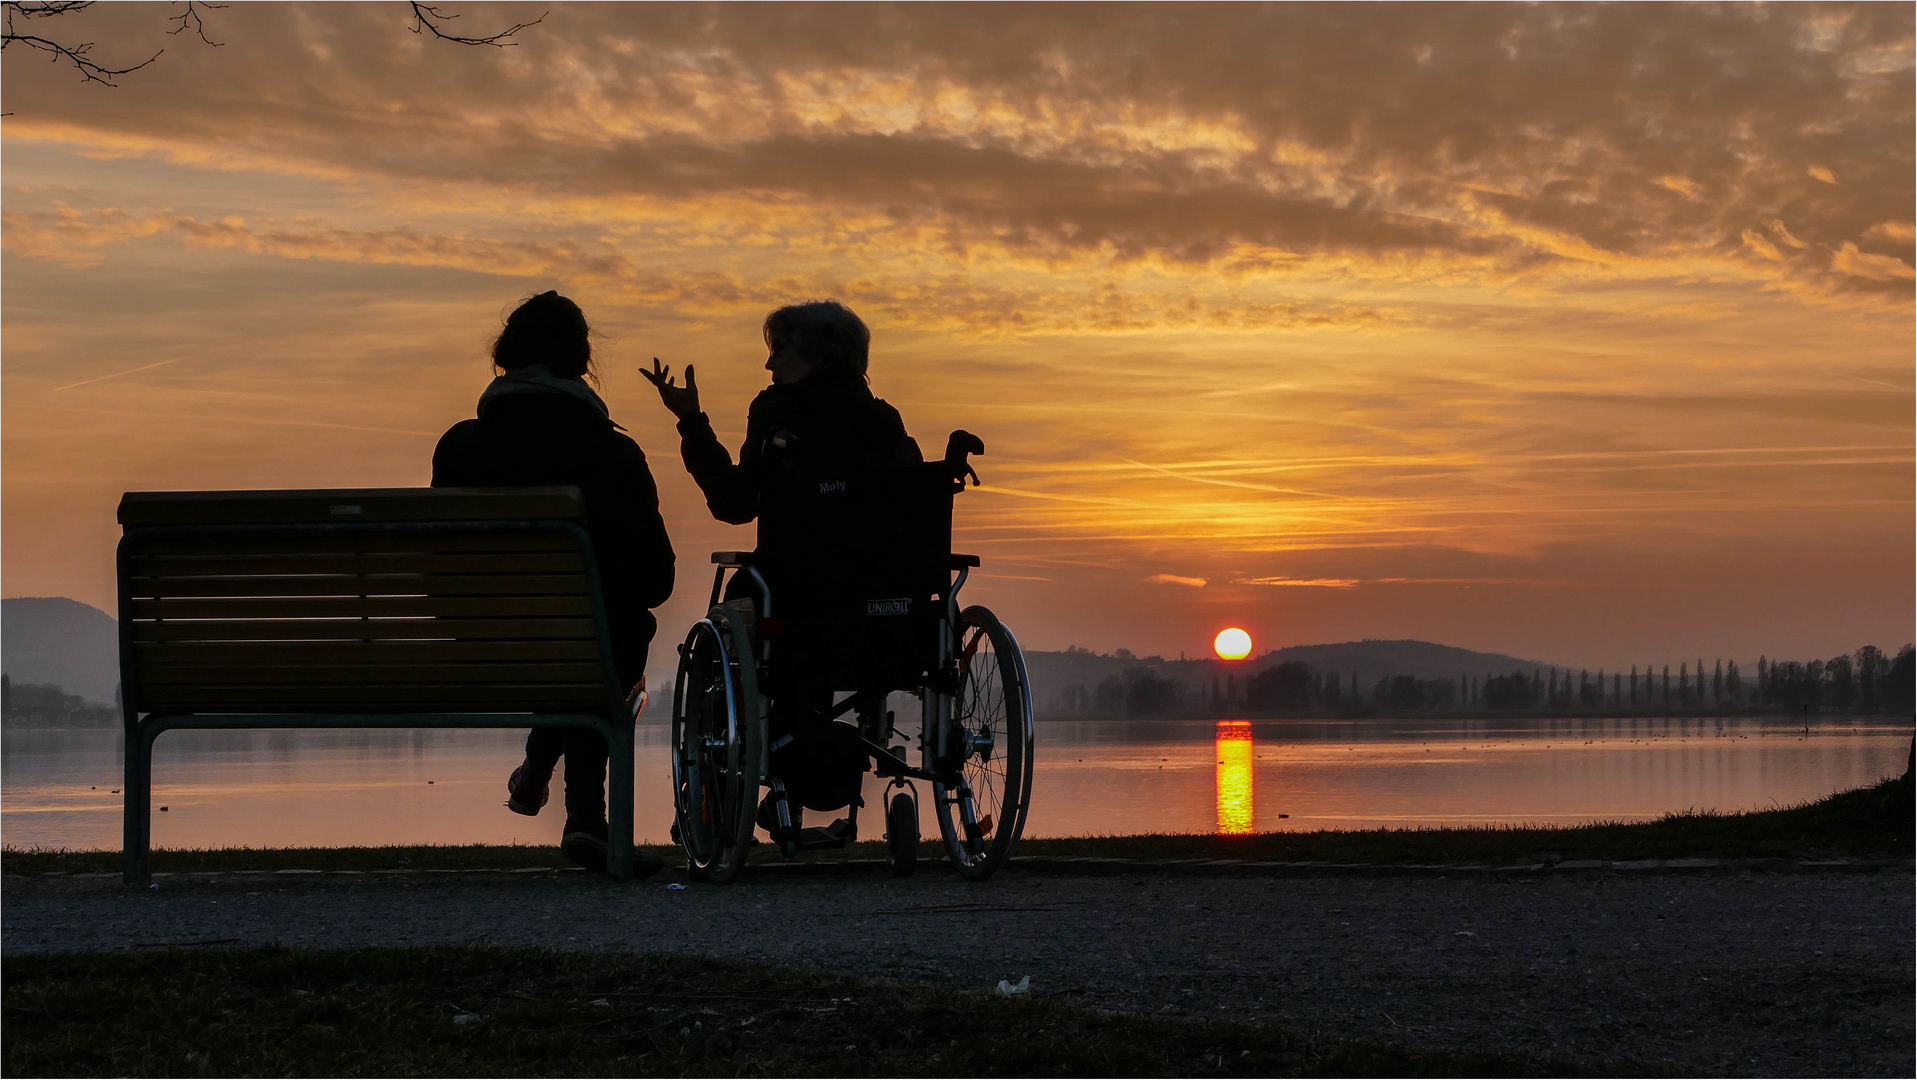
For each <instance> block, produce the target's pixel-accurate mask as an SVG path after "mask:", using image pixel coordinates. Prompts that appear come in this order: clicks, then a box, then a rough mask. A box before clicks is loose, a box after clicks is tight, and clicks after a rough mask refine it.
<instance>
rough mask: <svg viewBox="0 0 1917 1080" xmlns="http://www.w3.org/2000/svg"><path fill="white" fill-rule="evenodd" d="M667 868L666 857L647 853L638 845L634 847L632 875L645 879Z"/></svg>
mask: <svg viewBox="0 0 1917 1080" xmlns="http://www.w3.org/2000/svg"><path fill="white" fill-rule="evenodd" d="M665 868H666V863H665V860H664V859H661V858H659V857H658V856H656V855H650V854H647V853H646V852H644V851H641V850H640V849H639V848H636V847H635V848H633V849H632V876H633V877H634V878H635V879H637V880H641V881H643V880H645V879H646V878H649V877H651V876H652V875H654V874H656V873H658V872H659V871H661V870H664V869H665Z"/></svg>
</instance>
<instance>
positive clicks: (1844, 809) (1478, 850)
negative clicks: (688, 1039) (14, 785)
mask: <svg viewBox="0 0 1917 1080" xmlns="http://www.w3.org/2000/svg"><path fill="white" fill-rule="evenodd" d="M1914 817H1917V803H1913V801H1912V785H1911V781H1910V779H1909V778H1908V777H1901V778H1897V779H1892V780H1885V781H1883V782H1881V783H1878V784H1876V785H1873V786H1871V787H1867V788H1859V789H1857V790H1855V791H1845V792H1839V793H1838V794H1835V795H1831V796H1828V797H1826V798H1823V799H1819V800H1817V801H1816V802H1812V803H1806V804H1804V805H1802V806H1792V807H1785V808H1781V809H1777V810H1764V811H1757V812H1752V813H1741V814H1720V813H1714V812H1708V811H1706V812H1688V813H1679V814H1667V815H1665V816H1664V817H1662V818H1660V819H1658V820H1656V821H1648V822H1639V823H1632V824H1627V823H1619V822H1612V823H1599V824H1594V825H1577V826H1569V827H1564V828H1506V827H1501V826H1491V827H1483V828H1463V829H1367V830H1358V831H1351V832H1332V831H1323V832H1296V833H1289V832H1280V833H1259V834H1256V835H1253V836H1216V835H1207V834H1192V835H1165V836H1095V837H1069V838H1064V839H1053V840H1038V839H1027V840H1022V841H1020V843H1019V846H1018V849H1017V854H1020V855H1082V856H1097V857H1102V858H1115V859H1192V858H1202V859H1259V860H1277V861H1299V862H1328V863H1426V864H1429V863H1452V864H1460V863H1475V864H1493V865H1509V864H1515V863H1536V862H1557V861H1562V860H1569V859H1605V860H1624V859H1676V858H1720V859H1726V858H1770V857H1782V858H1797V859H1822V858H1866V859H1882V858H1910V857H1911V853H1912V850H1913V829H1912V822H1913V818H1914ZM646 850H648V851H650V852H651V853H652V854H654V855H656V856H658V857H660V858H662V859H665V860H666V862H667V865H668V866H670V865H673V863H674V860H676V859H678V858H679V851H678V849H677V848H674V847H668V846H660V845H653V846H650V847H648V848H647V849H646ZM923 850H924V851H925V852H926V853H927V854H928V855H929V854H931V853H932V852H934V851H936V850H937V843H936V838H934V839H933V842H932V843H929V844H927V845H926V847H925V848H924V849H923ZM883 854H884V848H883V846H882V845H881V844H879V843H877V842H862V843H859V844H855V845H853V846H852V847H850V848H848V849H846V850H845V851H843V852H817V853H812V854H808V855H807V856H805V860H806V861H808V862H813V863H818V862H829V861H833V860H838V859H879V858H881V857H883ZM753 860H754V861H755V862H778V861H779V858H778V855H777V853H776V852H774V851H773V850H772V848H771V847H770V845H765V846H762V847H761V848H760V849H759V850H757V851H756V852H754V854H753ZM565 865H568V864H567V862H566V860H565V858H564V857H563V856H561V855H560V854H559V849H558V848H556V847H518V846H513V847H506V846H499V845H483V844H472V845H420V846H414V847H373V848H269V849H247V848H216V849H189V850H171V851H169V850H159V851H155V852H154V853H153V868H154V869H155V870H159V871H173V872H176V873H188V872H196V871H212V870H286V869H300V870H395V869H407V868H410V869H414V870H471V869H517V868H520V867H532V866H565ZM119 869H120V853H119V852H117V851H98V850H91V851H68V850H49V849H17V848H7V849H5V850H4V851H0V871H4V872H6V873H9V874H37V873H48V872H58V871H69V872H88V871H91V872H116V871H118V870H119Z"/></svg>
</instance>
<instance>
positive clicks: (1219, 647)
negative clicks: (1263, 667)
mask: <svg viewBox="0 0 1917 1080" xmlns="http://www.w3.org/2000/svg"><path fill="white" fill-rule="evenodd" d="M1211 647H1212V648H1213V649H1214V650H1216V651H1217V653H1218V655H1219V657H1221V658H1222V659H1225V660H1243V659H1244V658H1245V657H1247V656H1250V655H1251V635H1250V634H1247V633H1245V632H1244V631H1243V630H1240V629H1238V628H1237V627H1236V626H1234V627H1232V628H1231V629H1229V630H1220V631H1219V632H1218V636H1217V637H1216V638H1214V639H1213V640H1212V643H1211Z"/></svg>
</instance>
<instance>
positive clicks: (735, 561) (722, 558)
mask: <svg viewBox="0 0 1917 1080" xmlns="http://www.w3.org/2000/svg"><path fill="white" fill-rule="evenodd" d="M712 562H713V565H715V566H731V567H740V566H751V565H752V552H750V551H715V552H713V553H712Z"/></svg>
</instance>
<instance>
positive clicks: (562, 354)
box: [493, 290, 593, 379]
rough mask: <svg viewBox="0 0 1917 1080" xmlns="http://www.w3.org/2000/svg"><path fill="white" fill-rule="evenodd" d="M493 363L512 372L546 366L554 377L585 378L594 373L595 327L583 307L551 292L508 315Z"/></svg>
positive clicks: (496, 345)
mask: <svg viewBox="0 0 1917 1080" xmlns="http://www.w3.org/2000/svg"><path fill="white" fill-rule="evenodd" d="M493 363H494V364H496V365H498V366H499V367H500V368H502V369H504V370H506V371H511V370H513V369H514V368H522V367H525V366H527V365H528V364H544V365H546V366H547V367H548V368H550V369H552V373H553V374H554V375H559V376H562V377H564V378H570V379H583V378H585V377H586V376H587V375H590V374H592V373H593V371H592V328H591V327H590V326H587V325H586V313H585V312H583V311H580V310H579V305H578V304H575V303H573V302H572V301H571V300H568V299H566V298H565V297H563V296H561V295H559V294H558V293H556V292H553V291H551V290H547V291H546V292H542V293H540V294H539V295H538V296H534V297H529V298H528V299H527V300H526V301H525V302H523V303H521V304H520V305H519V306H518V307H516V308H514V309H513V313H512V314H511V315H508V316H506V325H505V327H504V328H502V329H501V330H500V331H499V336H498V337H497V338H494V339H493Z"/></svg>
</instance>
